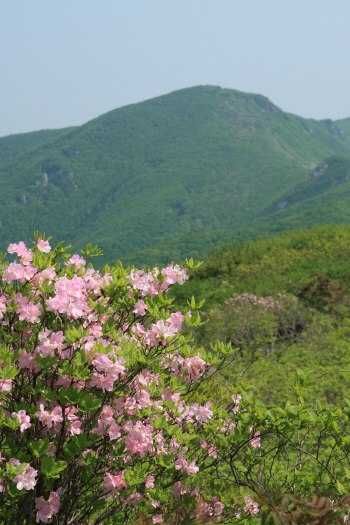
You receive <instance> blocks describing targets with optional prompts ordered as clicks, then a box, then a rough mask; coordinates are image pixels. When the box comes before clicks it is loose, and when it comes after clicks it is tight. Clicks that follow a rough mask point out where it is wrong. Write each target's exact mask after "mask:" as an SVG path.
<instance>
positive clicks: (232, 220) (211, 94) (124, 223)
mask: <svg viewBox="0 0 350 525" xmlns="http://www.w3.org/2000/svg"><path fill="white" fill-rule="evenodd" d="M58 131H61V133H57V135H52V136H51V137H50V139H49V140H47V141H45V142H43V143H38V145H37V146H36V147H34V148H31V149H28V150H27V151H24V150H23V148H22V150H21V151H20V153H21V155H20V157H17V158H15V159H14V160H13V161H12V162H10V163H8V164H7V165H6V166H4V165H3V163H0V184H1V188H2V191H1V194H0V206H1V207H0V220H1V224H2V227H0V241H1V246H2V249H4V248H6V244H7V243H9V242H11V241H18V240H20V239H23V240H28V239H29V238H30V236H31V234H32V231H33V230H34V229H39V230H41V231H45V232H46V233H47V234H52V235H53V236H54V241H59V240H61V239H62V238H63V239H65V240H66V241H68V242H72V243H73V245H74V248H75V249H77V248H79V247H80V246H82V245H84V244H86V243H87V242H92V243H98V244H99V245H100V246H102V248H104V250H105V252H106V255H105V257H104V261H106V262H107V261H111V260H115V259H117V258H121V259H122V260H123V257H124V258H126V256H127V254H130V253H132V252H135V250H143V249H148V248H150V247H152V246H153V245H156V244H157V243H164V242H169V241H170V240H171V239H172V238H175V237H178V236H181V235H182V236H184V235H185V236H186V235H190V234H191V233H193V234H196V233H197V234H200V233H201V232H214V231H216V230H231V229H236V228H240V229H245V228H253V229H254V225H255V224H256V223H260V222H261V220H262V219H263V221H265V222H268V217H267V216H268V215H269V213H268V212H267V210H269V209H270V208H269V207H271V206H273V205H274V204H273V203H276V202H277V203H278V202H281V201H282V200H283V198H285V195H289V192H293V191H294V192H295V188H296V187H297V186H298V185H300V184H301V185H302V184H304V183H305V180H306V179H307V178H308V177H309V176H310V173H311V172H312V169H313V168H315V167H316V166H317V165H318V164H319V163H320V162H321V161H322V160H323V159H325V158H327V157H330V156H331V155H334V154H340V155H348V156H349V157H350V140H349V139H348V136H347V134H346V133H345V132H344V131H343V130H342V128H341V127H339V126H338V125H336V124H335V123H333V122H332V121H329V120H326V121H316V120H310V119H302V118H300V117H297V116H295V115H291V114H287V113H284V112H283V111H282V110H281V109H279V108H277V107H276V106H274V105H273V104H272V103H271V102H270V101H269V100H268V99H267V98H265V97H263V96H260V95H254V94H246V93H241V92H238V91H234V90H228V89H221V88H217V87H212V86H199V87H195V88H189V89H184V90H180V91H177V92H174V93H170V94H169V95H165V96H162V97H158V98H155V99H152V100H148V101H146V102H142V103H139V104H133V105H130V106H126V107H123V108H119V109H116V110H114V111H111V112H109V113H107V114H105V115H102V116H100V117H98V118H97V119H94V120H92V121H90V122H88V123H87V124H84V125H83V126H79V127H76V128H71V129H69V130H68V131H67V130H58ZM15 137H16V136H15ZM5 139H6V137H5V138H4V139H0V151H1V144H2V142H1V141H3V140H5ZM293 188H294V190H293ZM326 193H327V192H326ZM316 205H319V203H318V202H317V203H316ZM287 211H288V214H286V212H287ZM278 212H281V213H280V214H279V216H278V217H275V214H276V212H275V210H272V208H271V212H270V213H271V214H272V217H271V218H272V220H275V219H283V217H285V216H286V215H289V214H291V213H292V208H291V209H290V210H285V211H284V210H278ZM340 220H341V218H340ZM214 235H215V234H214ZM225 235H226V234H225ZM225 235H224V237H225ZM227 235H228V236H229V234H227ZM227 235H226V236H227Z"/></svg>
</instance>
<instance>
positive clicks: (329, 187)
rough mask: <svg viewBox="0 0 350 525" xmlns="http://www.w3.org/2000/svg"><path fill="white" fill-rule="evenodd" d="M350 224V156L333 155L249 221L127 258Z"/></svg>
mask: <svg viewBox="0 0 350 525" xmlns="http://www.w3.org/2000/svg"><path fill="white" fill-rule="evenodd" d="M337 222H338V223H345V224H350V158H348V157H342V156H340V155H333V156H332V157H329V158H327V159H325V160H324V161H322V162H321V163H320V164H319V165H318V166H317V167H316V168H315V169H314V170H312V171H311V172H308V175H307V177H306V178H305V179H304V180H303V181H302V182H300V183H299V184H297V185H296V186H294V187H292V188H291V189H290V190H288V192H286V193H285V194H282V195H280V196H279V197H278V199H275V200H274V201H272V202H271V203H270V204H269V206H268V207H267V208H266V209H265V210H264V211H263V212H262V213H261V216H260V218H259V219H258V220H256V221H254V222H252V223H251V225H250V226H245V227H242V228H236V229H232V230H214V231H211V232H200V233H194V232H191V233H187V234H185V235H182V236H180V237H176V238H174V239H170V240H169V241H164V242H162V243H159V244H156V245H154V246H152V247H150V248H146V249H144V250H136V251H135V252H132V253H131V254H128V255H127V256H125V257H124V258H123V261H124V262H125V264H135V266H139V267H141V266H143V265H144V264H148V265H153V266H155V265H166V264H168V263H169V262H170V261H184V260H185V259H186V258H188V259H189V258H190V257H193V258H194V259H200V258H203V257H204V258H205V257H207V256H208V254H209V252H210V251H211V249H213V248H220V247H221V246H223V245H224V244H225V243H228V244H230V243H235V244H236V245H237V243H238V244H239V243H242V242H247V241H255V240H256V239H261V238H266V237H274V236H276V235H279V234H280V233H281V232H286V231H290V232H293V231H298V230H300V229H301V228H302V229H305V228H311V227H314V226H318V225H322V224H332V223H337Z"/></svg>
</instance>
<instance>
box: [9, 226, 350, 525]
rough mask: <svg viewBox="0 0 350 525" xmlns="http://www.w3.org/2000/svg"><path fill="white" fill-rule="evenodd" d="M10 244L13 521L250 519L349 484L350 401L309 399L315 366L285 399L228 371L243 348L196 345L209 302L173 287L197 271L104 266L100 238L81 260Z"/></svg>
mask: <svg viewBox="0 0 350 525" xmlns="http://www.w3.org/2000/svg"><path fill="white" fill-rule="evenodd" d="M8 251H9V253H10V254H12V255H13V256H16V260H14V261H13V262H11V263H4V262H2V263H1V267H0V278H1V291H0V403H1V405H0V439H1V448H0V524H1V525H8V524H11V525H13V524H18V525H19V524H21V525H23V524H25V525H32V524H34V523H41V522H43V523H51V524H55V525H68V524H70V525H74V524H75V525H99V524H102V523H103V524H109V525H112V524H113V525H114V524H122V523H128V522H129V523H132V522H135V520H136V519H141V518H140V517H142V520H143V519H145V520H146V521H145V522H147V523H154V524H155V523H167V522H168V523H170V522H173V520H174V519H175V520H176V522H179V520H180V521H181V520H182V521H184V522H186V520H187V521H194V522H196V523H198V524H199V523H212V522H220V521H221V522H234V521H235V520H242V519H244V520H245V521H250V520H255V519H256V515H257V514H258V513H259V512H260V506H259V505H264V506H267V507H269V506H271V508H274V507H273V505H274V503H273V501H274V500H273V497H274V496H275V494H276V492H278V490H279V489H278V487H279V486H280V485H283V486H284V488H285V489H286V490H289V491H292V492H295V491H297V493H298V494H299V495H300V496H301V497H304V496H305V495H306V494H307V492H308V491H309V489H310V488H313V487H315V484H317V487H322V488H326V489H329V488H332V489H334V490H336V491H337V494H339V493H345V489H344V486H345V485H346V479H347V476H348V474H347V472H348V471H350V465H349V461H348V447H349V445H348V439H347V438H346V436H347V435H348V434H349V433H350V431H349V421H350V417H349V416H350V406H349V407H348V408H346V409H344V412H342V411H339V410H335V409H333V407H328V406H322V405H321V404H318V406H317V407H316V408H315V407H310V406H307V405H306V404H305V402H304V400H303V398H302V396H301V393H302V389H303V385H304V383H305V381H306V377H305V376H304V375H303V374H302V373H301V372H300V373H299V374H298V375H297V377H296V379H295V384H294V391H295V393H296V397H297V403H296V404H292V403H287V405H286V407H285V409H280V408H278V407H273V406H269V407H266V406H264V405H263V404H262V403H261V402H259V401H258V400H256V399H255V398H254V396H253V394H252V387H251V386H250V385H247V386H246V387H245V389H243V388H242V389H238V388H237V387H233V386H231V385H227V384H226V385H224V387H223V388H222V386H220V383H219V382H214V381H213V379H212V376H213V375H214V374H215V370H220V369H221V368H222V367H223V366H224V364H225V362H227V360H232V359H233V353H232V350H231V347H230V345H228V346H225V345H224V344H220V343H216V345H215V346H212V347H211V349H210V350H208V351H205V350H204V349H203V348H200V349H197V348H195V347H194V346H191V341H192V339H191V337H192V336H191V334H190V331H189V330H190V328H191V327H195V326H198V325H200V317H199V314H198V311H197V309H198V305H196V303H195V301H194V299H192V301H191V303H190V310H189V311H188V312H187V313H186V314H182V313H180V312H176V311H173V309H172V304H171V302H172V301H171V299H168V298H167V292H168V290H169V288H170V287H171V286H172V285H173V284H175V283H178V284H180V285H182V284H183V283H184V282H185V281H186V280H187V278H188V276H187V270H186V268H182V267H179V266H177V265H175V266H174V265H171V266H169V267H167V268H165V269H163V270H158V269H157V268H154V269H153V270H151V271H150V270H148V271H141V270H135V269H131V270H124V269H123V268H122V266H121V265H120V264H117V265H116V266H115V267H113V268H109V267H106V268H105V269H104V271H103V273H102V274H100V273H99V272H98V271H95V270H94V269H93V267H92V266H91V264H87V260H88V259H89V258H90V257H92V256H95V255H98V250H97V248H96V247H95V248H91V245H88V246H87V247H86V248H85V250H84V251H83V252H82V256H79V255H73V256H70V255H68V254H67V248H64V247H63V243H60V244H59V245H57V246H56V247H55V248H54V249H51V247H50V244H49V239H46V240H45V238H44V236H39V235H36V236H35V242H34V245H33V247H32V248H31V249H29V248H27V247H26V246H25V245H24V243H23V242H20V243H19V244H11V245H10V246H9V248H8ZM60 260H61V262H60ZM62 262H63V263H64V264H62ZM188 265H189V266H190V267H191V266H192V265H193V263H192V261H189V263H188ZM314 435H317V439H316V440H315V439H314V437H313V436H314ZM315 449H316V451H315ZM325 465H327V466H325ZM346 469H347V470H346ZM259 498H260V499H259Z"/></svg>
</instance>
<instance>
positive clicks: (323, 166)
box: [306, 160, 328, 183]
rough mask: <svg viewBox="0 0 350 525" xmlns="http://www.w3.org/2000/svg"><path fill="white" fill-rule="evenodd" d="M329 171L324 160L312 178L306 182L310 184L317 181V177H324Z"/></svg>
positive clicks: (312, 174)
mask: <svg viewBox="0 0 350 525" xmlns="http://www.w3.org/2000/svg"><path fill="white" fill-rule="evenodd" d="M327 169H328V164H327V163H326V162H325V161H324V160H323V161H322V162H320V163H319V165H318V166H317V168H316V169H315V171H313V172H312V173H311V175H310V177H309V178H308V179H307V181H306V182H308V183H310V182H312V181H313V180H315V178H316V177H319V176H320V175H323V174H324V173H326V171H327Z"/></svg>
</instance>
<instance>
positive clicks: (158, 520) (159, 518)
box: [152, 514, 163, 524]
mask: <svg viewBox="0 0 350 525" xmlns="http://www.w3.org/2000/svg"><path fill="white" fill-rule="evenodd" d="M152 522H153V524H155V523H163V515H162V514H155V515H154V516H153V517H152Z"/></svg>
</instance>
